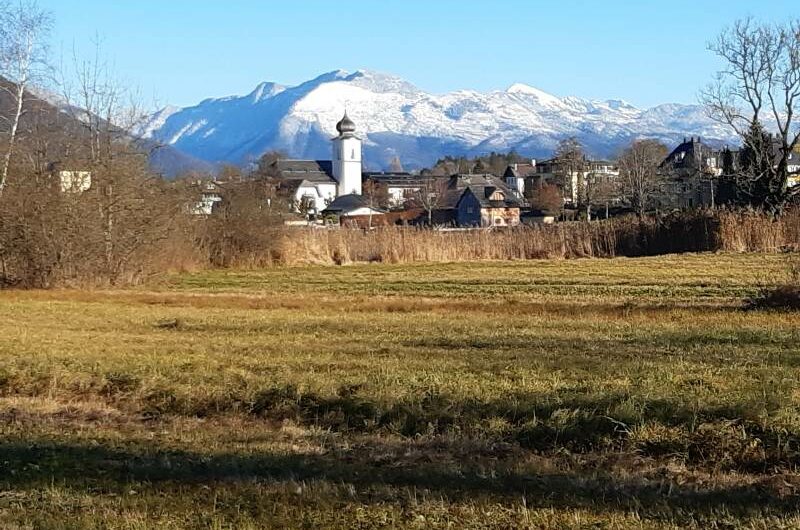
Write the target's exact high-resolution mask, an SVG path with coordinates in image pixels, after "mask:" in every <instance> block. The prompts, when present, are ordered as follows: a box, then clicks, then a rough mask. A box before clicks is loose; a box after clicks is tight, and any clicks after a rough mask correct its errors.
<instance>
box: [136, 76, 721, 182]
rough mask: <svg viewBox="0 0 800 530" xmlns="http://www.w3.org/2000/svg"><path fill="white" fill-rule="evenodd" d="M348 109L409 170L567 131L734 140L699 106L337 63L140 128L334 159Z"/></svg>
mask: <svg viewBox="0 0 800 530" xmlns="http://www.w3.org/2000/svg"><path fill="white" fill-rule="evenodd" d="M345 108H346V109H347V111H348V114H349V115H350V117H351V118H353V120H354V121H355V122H356V124H357V126H358V132H359V134H361V136H362V137H363V138H364V150H365V153H364V156H365V161H366V163H367V165H368V166H370V167H372V168H375V169H378V168H383V167H386V166H387V165H388V163H389V161H390V160H391V159H392V158H393V157H395V156H399V157H400V158H401V160H402V161H403V163H404V165H405V166H406V167H419V166H423V165H428V164H431V163H432V162H434V161H435V160H436V159H437V158H439V157H441V156H444V155H447V154H450V155H460V154H467V155H469V154H478V153H482V152H487V151H490V150H503V151H505V150H509V149H516V150H517V151H518V152H521V153H524V154H530V155H532V156H549V155H550V154H551V153H552V150H553V148H554V147H555V146H556V144H557V143H558V141H559V140H560V139H562V138H565V137H568V136H577V137H578V138H579V139H580V140H581V141H582V142H583V143H584V145H585V146H586V148H587V151H588V152H589V153H590V154H592V155H594V156H602V157H607V156H612V155H613V154H615V153H616V152H618V151H619V149H621V148H622V147H623V146H624V145H626V144H627V143H628V142H629V141H630V140H631V139H633V138H639V137H652V138H658V139H661V140H663V141H665V142H668V143H675V142H677V141H679V140H680V139H681V138H682V137H684V136H692V135H693V136H702V137H704V138H707V139H708V140H710V141H717V142H720V143H721V142H731V141H733V140H734V137H733V134H732V132H731V131H728V130H726V129H725V128H724V127H722V126H720V125H719V124H717V123H715V122H713V121H712V120H710V119H709V118H708V117H707V116H706V115H705V113H704V111H703V109H702V108H701V107H699V106H696V105H677V104H668V105H660V106H658V107H654V108H652V109H646V110H641V109H637V108H636V107H634V106H632V105H630V104H628V103H626V102H624V101H621V100H609V101H591V100H586V99H582V98H577V97H565V98H559V97H556V96H553V95H551V94H547V93H546V92H543V91H541V90H539V89H536V88H534V87H531V86H528V85H525V84H521V83H517V84H514V85H512V86H511V87H509V88H508V89H507V90H505V91H493V92H489V93H482V92H475V91H471V90H461V91H456V92H451V93H448V94H442V95H434V94H428V93H426V92H423V91H421V90H419V89H418V88H416V87H415V86H414V85H412V84H410V83H408V82H406V81H404V80H403V79H400V78H398V77H395V76H391V75H387V74H382V73H377V72H370V71H363V70H359V71H357V72H355V73H352V74H351V73H348V72H345V71H342V70H336V71H333V72H329V73H327V74H323V75H321V76H319V77H317V78H315V79H312V80H310V81H307V82H305V83H302V84H300V85H297V86H294V87H284V86H282V85H277V84H275V83H262V84H260V85H259V86H258V87H257V88H256V89H255V90H254V91H253V92H252V93H250V94H248V95H246V96H241V97H238V96H232V97H226V98H221V99H207V100H205V101H203V102H201V103H200V104H198V105H196V106H194V107H188V108H184V109H175V108H169V107H168V108H166V109H164V110H162V111H159V112H158V113H156V114H154V115H153V116H152V118H151V120H150V121H149V122H148V123H147V124H146V125H145V126H144V127H143V128H142V129H141V130H140V131H137V132H138V133H139V134H141V135H143V136H144V137H145V138H151V139H153V140H156V141H159V142H163V143H166V144H168V145H171V146H173V147H176V148H177V149H180V150H181V151H184V152H186V153H188V154H190V155H192V156H194V157H197V158H200V159H203V160H207V161H209V162H223V161H226V162H233V163H244V162H247V161H249V160H254V159H256V158H257V157H258V156H259V155H261V154H262V153H264V152H265V151H268V150H272V149H281V150H284V151H286V152H288V153H289V154H290V155H291V156H294V157H302V158H327V157H328V156H329V152H330V143H329V140H330V138H331V137H333V136H335V134H336V130H335V125H336V122H337V121H338V120H339V119H340V118H341V116H342V113H343V111H344V109H345Z"/></svg>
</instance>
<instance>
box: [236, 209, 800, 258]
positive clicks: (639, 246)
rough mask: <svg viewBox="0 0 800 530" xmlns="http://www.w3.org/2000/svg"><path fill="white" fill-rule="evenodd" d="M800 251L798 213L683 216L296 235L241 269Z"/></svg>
mask: <svg viewBox="0 0 800 530" xmlns="http://www.w3.org/2000/svg"><path fill="white" fill-rule="evenodd" d="M797 248H800V212H793V213H791V214H789V215H786V216H784V217H782V218H780V219H772V218H769V217H767V216H765V215H762V214H760V213H756V212H730V211H721V212H707V211H698V212H689V213H682V214H675V215H670V216H666V217H662V218H646V219H643V220H639V219H636V218H634V217H627V218H619V219H610V220H606V221H599V222H576V223H561V224H556V225H542V226H531V227H527V226H526V227H519V228H513V229H491V230H489V229H476V230H465V231H439V230H426V229H418V228H406V227H383V228H378V229H375V230H372V231H365V230H306V229H297V230H292V231H291V232H289V233H286V234H284V235H283V236H282V237H280V238H278V240H277V242H276V244H275V248H273V249H270V259H267V260H265V259H257V258H256V257H255V256H248V257H247V259H245V260H244V261H245V262H246V263H240V264H241V265H248V264H249V265H253V264H256V263H258V264H262V265H263V264H265V262H272V263H278V264H284V265H297V264H345V263H359V262H384V263H419V262H458V261H476V260H517V259H571V258H584V257H594V258H611V257H616V256H653V255H660V254H668V253H676V252H705V251H733V252H779V251H785V250H793V249H797Z"/></svg>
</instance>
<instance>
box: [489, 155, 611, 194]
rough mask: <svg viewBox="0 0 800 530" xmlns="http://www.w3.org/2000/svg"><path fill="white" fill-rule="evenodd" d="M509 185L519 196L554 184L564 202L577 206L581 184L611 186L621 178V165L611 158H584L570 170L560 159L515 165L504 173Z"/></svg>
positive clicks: (532, 161)
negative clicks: (560, 192) (537, 187)
mask: <svg viewBox="0 0 800 530" xmlns="http://www.w3.org/2000/svg"><path fill="white" fill-rule="evenodd" d="M503 178H504V179H505V181H506V184H507V185H508V187H509V188H511V189H512V190H513V192H514V193H515V194H516V195H517V196H518V197H526V196H527V195H526V193H528V194H529V193H530V192H531V190H533V189H534V188H535V187H536V186H539V185H542V184H553V185H556V186H558V187H559V188H561V189H562V192H563V194H564V204H565V205H566V206H576V205H577V204H578V201H579V195H580V190H581V187H582V186H587V185H591V186H603V187H605V188H610V187H612V186H614V185H615V183H616V182H617V180H618V179H619V167H618V166H617V165H616V164H615V163H613V162H610V161H608V160H590V159H588V158H585V159H584V160H583V163H582V167H581V168H580V169H577V170H571V171H567V170H566V169H565V168H563V167H562V164H561V162H560V161H559V160H558V159H555V158H553V159H549V160H542V161H536V160H531V162H530V163H529V164H528V163H526V164H512V165H510V166H508V167H507V168H506V171H505V173H504V175H503Z"/></svg>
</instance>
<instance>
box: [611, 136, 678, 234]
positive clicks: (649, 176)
mask: <svg viewBox="0 0 800 530" xmlns="http://www.w3.org/2000/svg"><path fill="white" fill-rule="evenodd" d="M668 152H669V150H668V149H667V146H665V145H664V144H662V143H661V142H659V141H658V140H636V141H634V142H633V143H632V144H631V145H630V147H628V148H627V149H625V151H624V152H623V153H622V155H621V156H620V157H619V177H620V184H621V186H620V187H621V192H622V196H623V198H624V199H625V200H626V201H627V202H628V203H630V205H631V206H632V207H633V208H634V209H635V210H636V214H637V215H638V216H639V217H640V218H641V217H643V216H644V213H645V211H646V210H647V209H648V208H649V207H650V206H651V205H652V203H653V200H654V198H655V196H656V194H657V193H658V192H659V190H660V188H661V183H662V179H661V177H660V175H659V172H658V166H659V165H660V164H661V162H662V161H663V160H664V158H665V157H666V156H667V154H668Z"/></svg>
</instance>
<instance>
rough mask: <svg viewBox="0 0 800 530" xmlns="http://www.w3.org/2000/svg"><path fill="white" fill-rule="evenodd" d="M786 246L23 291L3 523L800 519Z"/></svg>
mask: <svg viewBox="0 0 800 530" xmlns="http://www.w3.org/2000/svg"><path fill="white" fill-rule="evenodd" d="M782 270H783V259H782V258H781V257H780V256H767V255H732V254H730V255H729V254H720V255H712V254H700V255H684V256H665V257H660V258H643V259H616V260H575V261H531V262H493V263H475V264H465V263H461V264H436V265H406V266H395V265H359V266H348V267H302V268H275V269H269V270H260V271H247V272H241V271H239V272H224V271H220V272H203V273H198V274H190V275H179V276H174V277H170V278H167V279H165V280H164V281H163V282H161V283H160V284H158V285H157V286H150V287H148V288H146V289H138V290H124V291H100V292H88V291H47V292H43V291H38V292H21V291H20V292H5V293H0V394H1V397H0V419H2V421H0V425H1V426H2V427H0V428H2V441H0V443H1V444H2V447H1V448H0V527H3V528H263V527H291V528H319V527H327V528H347V527H360V528H691V527H694V528H793V527H797V526H800V511H798V508H797V506H798V501H800V490H799V489H798V488H800V475H798V473H797V466H798V464H800V409H799V408H798V405H800V382H799V381H800V378H798V376H799V375H800V315H798V313H792V312H778V311H773V312H767V311H743V310H742V300H743V299H744V298H745V297H746V296H749V295H751V294H752V293H754V292H756V291H757V290H758V289H759V288H760V287H762V286H763V285H764V284H765V283H768V282H771V281H778V280H777V279H776V278H778V276H779V275H780V273H781V271H782Z"/></svg>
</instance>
